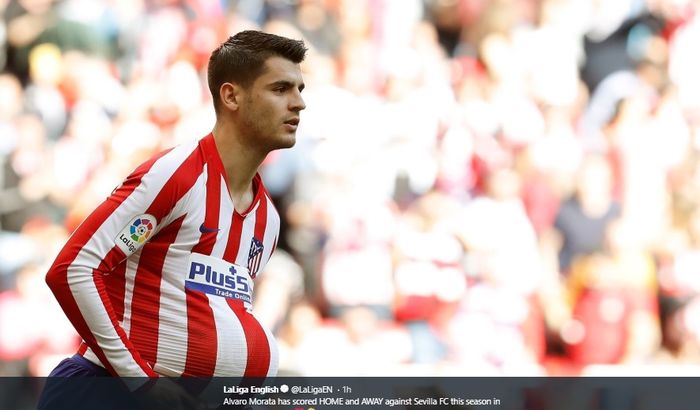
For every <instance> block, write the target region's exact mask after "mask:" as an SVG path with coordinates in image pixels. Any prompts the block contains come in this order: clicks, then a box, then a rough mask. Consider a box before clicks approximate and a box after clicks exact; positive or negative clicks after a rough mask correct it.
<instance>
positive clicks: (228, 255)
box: [47, 134, 279, 377]
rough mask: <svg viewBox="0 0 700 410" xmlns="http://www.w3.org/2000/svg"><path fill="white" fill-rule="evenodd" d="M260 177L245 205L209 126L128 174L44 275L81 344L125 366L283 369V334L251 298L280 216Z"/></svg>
mask: <svg viewBox="0 0 700 410" xmlns="http://www.w3.org/2000/svg"><path fill="white" fill-rule="evenodd" d="M253 187H254V192H255V199H254V200H253V203H252V204H251V206H250V208H249V209H248V210H247V211H246V212H244V213H238V212H237V211H235V209H234V204H233V202H232V200H231V196H230V194H229V192H228V183H227V176H226V172H225V171H224V167H223V164H222V162H221V158H220V157H219V154H218V151H217V150H216V146H215V143H214V138H213V136H212V135H211V134H209V135H208V136H206V137H205V138H203V139H201V140H199V141H194V142H192V143H189V144H184V145H180V146H177V147H175V148H173V149H171V150H169V151H165V152H163V153H160V154H158V155H156V156H155V157H154V158H152V159H151V160H149V161H148V162H146V163H144V164H143V165H141V166H140V167H139V168H137V169H136V170H135V171H134V172H133V173H132V174H131V175H130V176H129V177H127V179H126V180H125V181H124V183H123V184H122V185H121V186H119V187H118V188H116V189H115V190H114V191H113V192H112V194H111V196H110V197H109V198H107V200H105V202H103V203H102V204H101V205H100V206H99V207H98V208H97V209H96V210H95V211H94V212H93V213H92V214H91V215H90V216H89V217H88V218H87V219H86V220H85V221H84V222H83V223H82V224H81V225H80V227H79V228H78V229H77V230H76V231H75V232H74V233H73V235H72V236H71V238H70V239H69V240H68V242H67V244H66V245H65V247H64V248H63V250H62V251H61V252H60V254H59V255H58V257H57V259H56V261H55V262H54V264H53V265H52V267H51V269H50V270H49V272H48V275H47V283H48V284H49V286H50V287H51V289H52V290H53V292H54V294H55V296H56V298H57V299H58V301H59V303H60V305H61V307H62V308H63V310H64V311H65V313H66V315H67V316H68V318H69V319H70V320H71V322H72V323H73V325H74V326H75V328H76V330H77V331H78V333H79V334H80V336H81V337H82V338H83V341H84V342H83V345H82V346H81V349H80V351H79V352H80V353H82V354H83V355H84V356H85V357H86V358H87V359H89V360H92V361H94V362H95V363H98V364H102V365H103V366H104V367H105V368H106V369H107V370H109V371H110V372H111V373H112V374H113V375H118V376H122V377H139V376H149V377H155V376H158V375H165V376H180V375H185V376H205V377H206V376H227V377H267V376H274V375H275V374H276V372H277V361H278V360H277V359H278V357H277V347H276V343H275V341H274V339H273V337H272V335H271V334H270V332H268V331H267V330H266V329H264V328H263V327H262V326H261V325H260V323H258V321H257V320H256V318H255V317H254V316H253V315H252V313H251V302H252V300H251V298H252V291H253V279H254V278H255V275H256V274H257V273H258V272H259V271H260V270H261V269H262V268H263V267H264V266H265V264H266V263H267V261H268V260H269V258H270V255H271V254H272V251H273V250H274V248H275V246H276V244H277V236H278V234H279V215H278V214H277V211H276V210H275V208H274V206H273V205H272V201H271V199H270V197H269V194H268V193H267V191H266V190H265V187H264V186H263V183H262V180H261V179H260V176H259V175H257V174H256V176H255V178H254V180H253Z"/></svg>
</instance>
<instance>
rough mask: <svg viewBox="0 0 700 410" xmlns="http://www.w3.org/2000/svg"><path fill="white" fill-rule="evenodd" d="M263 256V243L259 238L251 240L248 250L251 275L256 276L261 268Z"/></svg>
mask: <svg viewBox="0 0 700 410" xmlns="http://www.w3.org/2000/svg"><path fill="white" fill-rule="evenodd" d="M262 256H263V244H262V242H260V241H259V240H258V239H256V238H253V240H252V241H250V251H249V252H248V272H250V277H251V278H255V275H257V273H258V269H260V261H262Z"/></svg>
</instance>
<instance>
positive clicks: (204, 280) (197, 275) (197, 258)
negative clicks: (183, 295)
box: [185, 252, 253, 310]
mask: <svg viewBox="0 0 700 410" xmlns="http://www.w3.org/2000/svg"><path fill="white" fill-rule="evenodd" d="M185 288H187V289H191V290H196V291H199V292H204V293H207V294H209V295H214V296H221V297H224V298H227V299H235V300H240V301H242V302H243V306H245V308H246V309H248V310H250V309H251V308H252V306H253V281H252V280H251V278H250V273H249V272H248V269H247V268H245V267H244V266H240V265H234V264H232V263H228V262H226V261H225V260H222V259H219V258H216V257H213V256H209V255H202V254H201V253H196V252H193V253H192V254H190V260H189V271H188V273H187V278H185Z"/></svg>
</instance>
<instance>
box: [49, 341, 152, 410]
mask: <svg viewBox="0 0 700 410" xmlns="http://www.w3.org/2000/svg"><path fill="white" fill-rule="evenodd" d="M133 408H138V405H137V404H136V403H135V401H134V399H133V398H132V397H131V394H130V393H129V391H128V390H127V389H126V387H125V386H123V385H122V383H121V382H120V380H119V378H116V377H111V376H110V374H109V372H108V371H107V370H105V369H104V368H102V367H100V366H98V365H96V364H94V363H92V362H90V361H89V360H87V359H85V358H84V357H82V356H80V355H77V354H76V355H74V356H73V357H70V358H68V359H65V360H63V361H61V363H59V364H58V366H56V368H55V369H53V371H52V372H51V374H49V377H48V378H47V379H46V384H45V385H44V390H43V391H42V392H41V396H39V403H38V405H37V409H39V410H44V409H51V410H54V409H57V410H62V409H66V410H67V409H110V410H111V409H114V410H116V409H133Z"/></svg>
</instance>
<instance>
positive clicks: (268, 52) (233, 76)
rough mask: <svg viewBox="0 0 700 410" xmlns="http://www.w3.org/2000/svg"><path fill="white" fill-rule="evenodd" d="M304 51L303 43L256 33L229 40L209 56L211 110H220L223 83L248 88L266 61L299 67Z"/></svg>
mask: <svg viewBox="0 0 700 410" xmlns="http://www.w3.org/2000/svg"><path fill="white" fill-rule="evenodd" d="M306 50H307V49H306V46H305V45H304V42H303V41H302V40H292V39H289V38H286V37H282V36H277V35H274V34H270V33H265V32H262V31H257V30H245V31H241V32H239V33H238V34H236V35H234V36H231V37H229V38H228V40H226V41H224V42H223V43H221V45H219V47H217V48H216V49H215V50H214V51H213V52H212V53H211V56H210V57H209V66H208V68H207V78H208V83H209V91H210V92H211V95H212V97H213V99H214V108H215V109H216V111H218V110H219V104H220V102H219V89H220V88H221V85H222V84H223V83H225V82H234V83H237V84H239V85H241V86H243V87H248V86H249V85H250V84H252V83H253V82H254V81H255V79H256V78H258V76H260V75H261V74H262V73H263V70H264V68H265V61H266V60H267V59H268V58H270V57H274V56H278V57H283V58H286V59H287V60H290V61H292V62H294V63H296V64H299V63H301V62H302V61H303V60H304V57H305V56H306Z"/></svg>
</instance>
